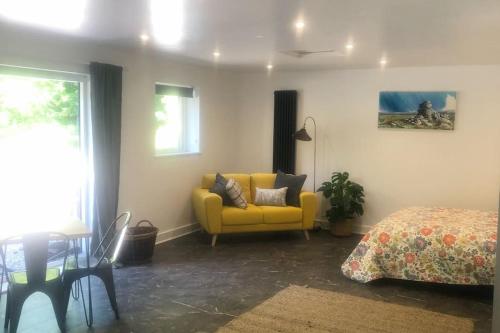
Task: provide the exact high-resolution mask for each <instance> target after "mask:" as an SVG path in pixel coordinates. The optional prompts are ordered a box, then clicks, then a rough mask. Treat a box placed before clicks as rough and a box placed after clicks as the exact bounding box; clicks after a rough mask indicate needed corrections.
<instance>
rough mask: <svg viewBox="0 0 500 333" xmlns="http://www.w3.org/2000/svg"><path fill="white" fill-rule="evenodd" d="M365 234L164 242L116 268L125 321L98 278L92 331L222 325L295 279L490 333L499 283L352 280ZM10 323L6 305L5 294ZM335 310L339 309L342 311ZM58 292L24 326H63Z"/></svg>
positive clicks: (75, 318) (77, 323) (28, 314)
mask: <svg viewBox="0 0 500 333" xmlns="http://www.w3.org/2000/svg"><path fill="white" fill-rule="evenodd" d="M359 238H360V236H353V237H349V238H334V237H332V236H331V235H330V234H328V233H327V232H325V231H319V232H312V233H311V240H310V241H306V240H305V239H304V237H303V235H302V233H301V232H282V233H262V234H242V235H222V236H220V237H219V240H218V244H217V247H215V248H211V247H210V245H209V244H210V237H209V236H208V235H206V234H202V233H198V232H197V233H194V234H191V235H188V236H185V237H182V238H179V239H176V240H174V241H171V242H168V243H166V244H162V245H160V246H158V247H157V249H156V253H155V257H154V260H153V262H152V263H150V264H147V265H142V266H135V267H125V268H121V269H118V270H115V280H116V287H117V294H118V296H117V297H118V304H119V306H120V311H121V319H120V320H118V321H116V320H115V319H114V316H113V313H112V311H111V307H110V306H109V303H108V301H107V297H106V294H105V290H104V288H103V286H102V285H101V283H100V281H98V280H95V281H93V298H94V311H95V324H94V328H93V329H92V330H91V331H92V332H141V333H143V332H214V331H215V330H217V328H218V327H220V326H222V325H224V324H225V323H226V322H228V321H229V320H231V319H232V318H233V316H237V315H239V314H241V313H243V312H245V311H247V310H249V309H251V308H252V307H254V306H255V305H257V304H259V303H261V302H263V301H264V300H266V299H267V298H269V297H271V296H272V295H274V294H275V293H276V292H278V291H279V290H281V289H283V288H285V287H286V286H288V285H289V284H296V285H301V286H304V285H307V286H310V287H314V288H318V289H325V290H332V291H340V292H344V293H349V294H352V295H356V296H361V297H367V298H371V299H376V300H382V301H387V302H393V303H397V304H402V305H409V306H414V307H419V308H425V309H428V310H432V311H437V312H442V313H447V314H451V315H456V316H461V317H467V318H472V319H473V320H474V321H475V328H476V332H482V333H483V332H484V333H486V332H488V333H489V332H490V330H491V316H492V303H493V301H492V298H493V288H492V287H456V286H445V285H436V284H426V283H412V282H407V281H394V280H380V281H375V282H373V283H371V284H367V285H363V284H359V283H356V282H354V281H351V280H348V279H346V278H345V277H344V276H343V275H342V274H341V272H340V265H341V263H342V262H343V261H344V260H345V259H346V258H347V256H348V255H349V253H350V251H351V250H352V249H353V248H354V247H355V245H356V243H357V242H358V241H359ZM0 310H1V313H2V314H1V317H0V319H1V321H2V323H3V315H4V311H5V297H4V296H2V299H1V304H0ZM332 315H334V314H332ZM67 328H68V332H87V331H88V330H87V327H86V325H85V319H84V317H83V312H82V309H81V302H79V301H70V309H69V312H68V317H67ZM58 331H59V330H58V328H57V324H56V322H55V317H54V314H53V312H52V308H51V306H50V303H49V300H48V298H46V296H44V295H41V294H36V295H34V296H32V298H30V299H29V300H28V301H27V303H26V304H25V307H24V309H23V313H22V315H21V322H20V326H19V330H18V332H36V333H40V332H58Z"/></svg>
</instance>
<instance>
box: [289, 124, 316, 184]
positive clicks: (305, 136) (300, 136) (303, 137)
mask: <svg viewBox="0 0 500 333" xmlns="http://www.w3.org/2000/svg"><path fill="white" fill-rule="evenodd" d="M309 119H310V120H311V121H312V122H313V124H314V169H313V170H314V171H313V184H314V185H313V188H314V192H316V121H315V120H314V118H313V117H306V119H304V125H303V126H302V128H301V129H299V130H298V131H297V132H295V134H294V137H295V139H296V140H299V141H311V140H312V139H311V137H310V136H309V133H307V130H306V124H307V121H308V120H309Z"/></svg>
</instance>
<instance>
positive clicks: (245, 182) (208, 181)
mask: <svg viewBox="0 0 500 333" xmlns="http://www.w3.org/2000/svg"><path fill="white" fill-rule="evenodd" d="M222 175H223V176H224V177H225V178H226V179H230V178H233V179H234V180H236V181H237V182H238V183H239V184H240V186H241V189H242V190H243V194H244V195H245V198H246V199H247V201H248V202H249V203H250V202H253V201H252V200H251V195H250V175H247V174H242V173H224V174H222ZM214 183H215V174H214V173H211V174H206V175H204V176H203V178H202V179H201V188H206V189H209V188H211V187H212V185H213V184H214Z"/></svg>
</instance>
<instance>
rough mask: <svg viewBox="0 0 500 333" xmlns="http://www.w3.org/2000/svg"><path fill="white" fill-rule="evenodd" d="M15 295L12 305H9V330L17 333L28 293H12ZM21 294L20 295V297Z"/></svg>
mask: <svg viewBox="0 0 500 333" xmlns="http://www.w3.org/2000/svg"><path fill="white" fill-rule="evenodd" d="M11 295H14V296H15V297H11V300H10V305H9V324H10V325H9V326H10V327H9V332H10V333H16V332H17V327H18V326H19V319H20V318H21V311H22V309H23V304H24V301H25V300H26V298H28V297H27V295H16V294H11ZM18 296H20V297H18Z"/></svg>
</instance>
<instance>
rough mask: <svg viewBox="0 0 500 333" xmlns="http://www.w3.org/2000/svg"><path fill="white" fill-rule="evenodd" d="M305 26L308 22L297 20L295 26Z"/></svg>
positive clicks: (300, 27) (300, 28)
mask: <svg viewBox="0 0 500 333" xmlns="http://www.w3.org/2000/svg"><path fill="white" fill-rule="evenodd" d="M305 26H306V24H305V23H304V21H302V20H297V21H296V22H295V28H297V29H298V30H302V29H304V27H305Z"/></svg>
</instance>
